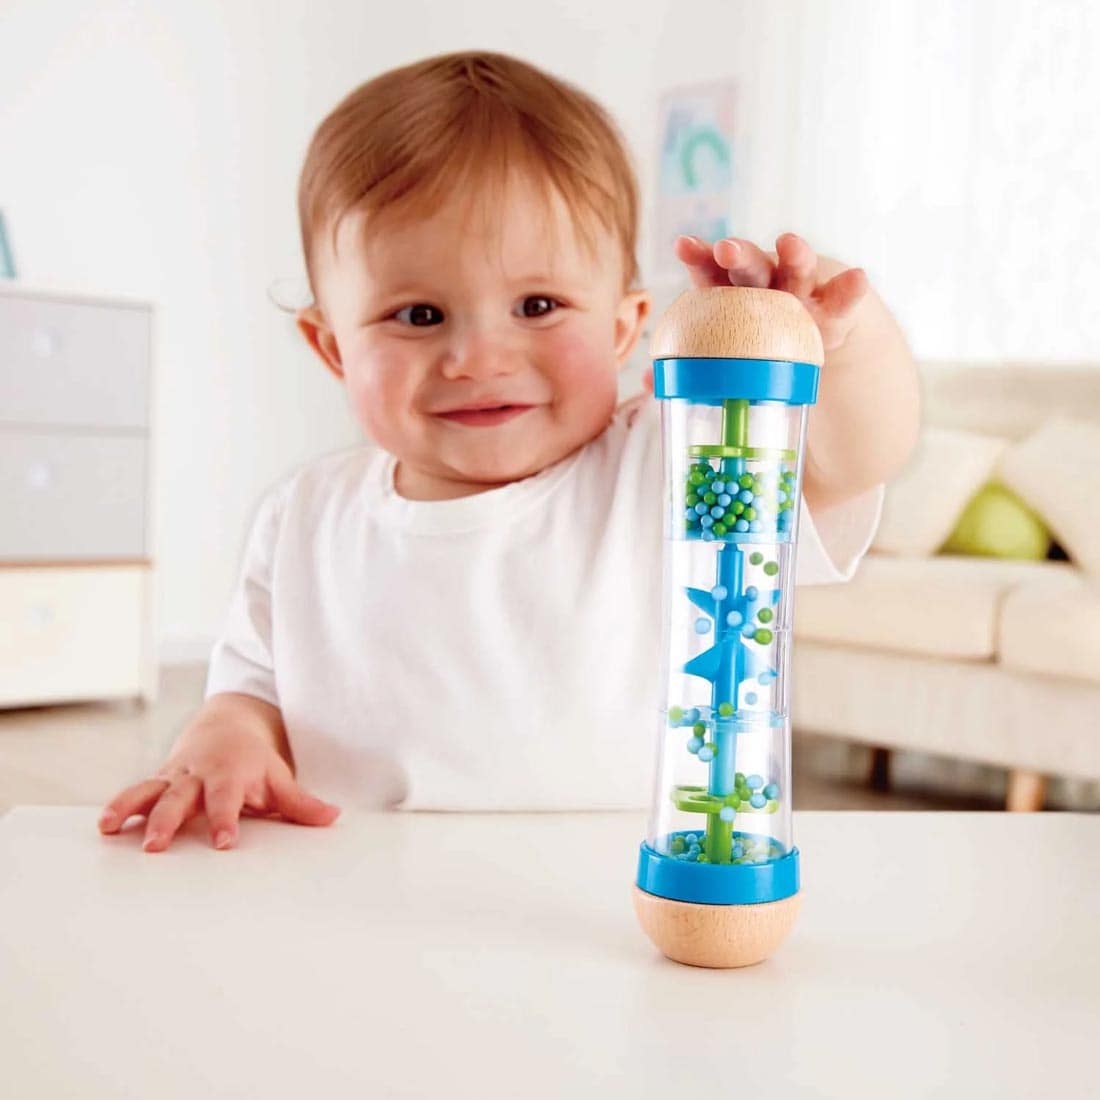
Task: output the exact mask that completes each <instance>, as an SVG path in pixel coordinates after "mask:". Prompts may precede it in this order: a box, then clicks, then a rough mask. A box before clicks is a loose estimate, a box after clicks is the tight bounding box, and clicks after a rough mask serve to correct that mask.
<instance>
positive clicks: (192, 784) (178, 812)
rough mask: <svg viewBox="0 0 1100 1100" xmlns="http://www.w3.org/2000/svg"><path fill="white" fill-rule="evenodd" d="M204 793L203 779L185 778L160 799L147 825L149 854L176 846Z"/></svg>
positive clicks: (147, 849)
mask: <svg viewBox="0 0 1100 1100" xmlns="http://www.w3.org/2000/svg"><path fill="white" fill-rule="evenodd" d="M201 793H202V780H201V779H199V777H198V776H196V775H181V776H177V777H176V778H175V779H173V780H172V785H171V786H170V787H169V788H168V790H166V791H165V792H164V794H162V795H161V796H160V798H159V799H158V800H157V804H156V805H155V806H154V807H153V810H152V813H150V814H149V820H148V822H147V823H146V826H145V843H144V844H143V845H142V847H143V848H144V849H145V851H147V852H163V851H164V849H165V848H167V847H168V845H169V844H171V843H172V837H174V836H175V835H176V833H177V831H178V830H179V827H180V826H181V825H182V824H183V823H184V822H185V821H186V820H187V819H188V818H189V817H191V816H192V814H194V812H195V808H196V806H197V805H198V801H199V795H200V794H201Z"/></svg>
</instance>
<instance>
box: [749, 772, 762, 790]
mask: <svg viewBox="0 0 1100 1100" xmlns="http://www.w3.org/2000/svg"><path fill="white" fill-rule="evenodd" d="M745 782H746V783H747V784H748V785H749V788H750V789H751V790H754V791H755V790H756V789H757V788H758V787H763V786H764V777H763V776H762V775H750V776H749V777H748V779H746V780H745Z"/></svg>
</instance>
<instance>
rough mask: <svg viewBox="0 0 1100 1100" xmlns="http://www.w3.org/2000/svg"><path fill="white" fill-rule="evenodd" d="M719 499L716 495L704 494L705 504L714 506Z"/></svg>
mask: <svg viewBox="0 0 1100 1100" xmlns="http://www.w3.org/2000/svg"><path fill="white" fill-rule="evenodd" d="M717 499H718V498H717V497H716V496H715V495H714V493H704V494H703V503H704V504H713V503H714V502H715V501H716V500H717Z"/></svg>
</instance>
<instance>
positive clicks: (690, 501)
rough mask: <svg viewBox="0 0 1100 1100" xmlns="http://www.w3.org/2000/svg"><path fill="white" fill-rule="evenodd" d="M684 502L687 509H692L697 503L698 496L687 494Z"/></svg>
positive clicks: (696, 494)
mask: <svg viewBox="0 0 1100 1100" xmlns="http://www.w3.org/2000/svg"><path fill="white" fill-rule="evenodd" d="M684 501H685V503H686V504H687V506H688V507H689V508H694V507H695V505H696V504H698V503H699V494H698V493H688V495H687V496H686V497H685V498H684Z"/></svg>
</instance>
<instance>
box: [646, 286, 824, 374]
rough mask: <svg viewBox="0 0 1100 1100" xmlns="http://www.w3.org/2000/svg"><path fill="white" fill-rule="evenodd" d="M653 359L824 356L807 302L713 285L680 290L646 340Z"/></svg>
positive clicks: (818, 359) (817, 361) (816, 359)
mask: <svg viewBox="0 0 1100 1100" xmlns="http://www.w3.org/2000/svg"><path fill="white" fill-rule="evenodd" d="M649 354H650V357H651V358H653V359H673V358H679V359H690V358H700V359H782V360H786V361H788V362H792V363H813V364H814V365H815V366H818V367H820V366H821V365H822V364H823V363H824V362H825V352H824V349H823V348H822V346H821V333H820V332H819V331H818V328H817V325H815V324H814V321H813V318H812V317H811V316H810V314H809V313H808V312H807V310H806V307H805V306H803V304H802V303H801V302H800V301H799V300H798V299H797V298H796V297H795V296H794V295H793V294H787V293H786V292H785V291H782V290H757V289H756V288H755V287H743V286H712V287H696V288H695V289H693V290H685V291H684V293H683V294H681V295H680V297H679V298H677V299H676V301H675V302H673V303H672V305H670V306H669V307H668V309H667V310H666V311H665V314H664V316H663V317H662V318H661V320H660V321H659V322H658V324H657V328H656V330H655V331H654V333H653V339H652V340H650V343H649Z"/></svg>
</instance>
